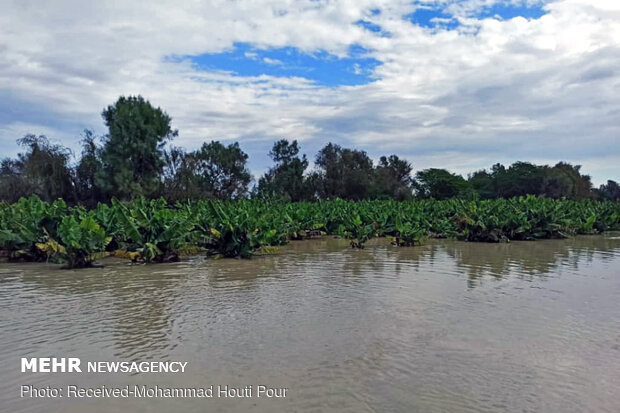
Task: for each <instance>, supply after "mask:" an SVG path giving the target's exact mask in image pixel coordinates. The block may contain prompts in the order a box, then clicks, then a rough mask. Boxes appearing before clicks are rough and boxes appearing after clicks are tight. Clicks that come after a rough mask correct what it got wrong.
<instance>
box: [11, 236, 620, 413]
mask: <svg viewBox="0 0 620 413" xmlns="http://www.w3.org/2000/svg"><path fill="white" fill-rule="evenodd" d="M105 264H106V266H105V268H96V269H86V270H71V271H70V270H61V269H59V268H58V266H57V265H46V264H9V263H2V264H0V333H1V334H0V386H1V389H0V390H1V393H0V411H10V412H39V411H45V412H108V411H112V412H114V411H118V412H126V411H136V412H170V411H175V410H176V411H183V412H192V411H196V412H199V411H200V412H202V411H213V412H219V411H221V412H238V411H244V410H247V411H249V410H251V411H258V412H274V411H287V412H288V411H299V412H301V411H303V412H306V411H310V412H330V411H333V412H415V411H420V412H467V411H472V412H502V411H507V412H515V411H519V412H618V411H620V401H619V398H618V397H619V395H620V234H618V233H615V234H608V235H605V236H588V237H577V238H572V239H568V240H550V241H536V242H513V243H510V244H479V243H465V242H458V241H451V240H429V241H427V242H426V243H425V245H423V246H420V247H414V248H396V247H392V246H390V245H387V243H386V242H385V240H376V241H373V242H371V243H370V244H369V245H368V247H367V248H366V249H364V250H361V251H358V250H351V249H349V248H348V247H347V243H346V242H345V241H342V240H335V239H331V238H323V239H318V240H310V241H303V242H292V243H291V244H290V245H288V246H286V247H284V248H282V249H281V250H280V251H279V252H278V253H277V254H276V255H273V256H267V257H260V258H256V259H252V260H204V259H201V258H194V259H191V260H188V261H186V262H182V263H176V264H161V265H131V264H127V263H126V262H124V261H115V260H106V261H105ZM35 356H40V357H44V356H57V357H61V356H65V357H68V356H70V357H80V358H81V359H82V360H128V361H133V360H135V361H142V360H181V361H187V362H188V367H187V369H188V370H187V372H186V373H185V374H176V375H173V374H139V375H128V374H87V373H82V374H60V373H57V374H51V373H50V374H32V373H30V374H25V373H21V372H20V366H19V362H20V358H21V357H35ZM22 384H32V385H37V386H45V385H51V386H58V387H61V386H66V385H68V384H79V385H81V386H86V387H97V386H101V385H107V386H117V387H119V386H124V385H131V386H133V385H134V384H140V385H142V384H145V385H155V384H158V385H160V386H175V387H184V386H185V387H196V386H207V385H211V384H213V385H218V384H221V385H224V384H227V385H229V386H235V387H243V386H247V385H253V386H256V385H258V384H265V385H270V386H273V387H286V388H288V392H287V397H286V398H285V399H265V398H261V399H256V398H255V397H254V398H249V399H222V398H220V399H215V398H214V399H174V400H170V399H122V400H111V399H87V400H75V399H67V398H64V399H52V400H50V399H40V398H35V399H20V398H19V388H20V385H22Z"/></svg>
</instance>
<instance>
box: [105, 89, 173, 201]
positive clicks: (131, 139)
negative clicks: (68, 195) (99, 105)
mask: <svg viewBox="0 0 620 413" xmlns="http://www.w3.org/2000/svg"><path fill="white" fill-rule="evenodd" d="M101 115H102V116H103V119H104V121H105V124H106V126H107V127H108V128H109V134H108V136H107V137H106V139H105V142H104V145H103V150H102V152H101V161H102V170H101V172H100V173H99V174H98V175H97V183H98V185H99V186H100V187H101V188H103V189H104V190H105V191H106V192H107V193H108V194H109V195H110V196H116V197H119V198H133V197H136V196H142V195H144V196H150V195H152V194H154V193H155V191H156V190H157V189H158V186H159V183H160V175H161V173H162V169H163V167H164V160H163V150H162V149H163V146H164V144H165V143H166V141H168V140H170V139H172V138H173V137H174V136H177V134H178V132H177V131H176V130H173V129H172V128H171V127H170V122H171V119H170V117H169V116H168V115H167V114H166V113H165V112H164V111H162V110H161V109H160V108H154V107H153V106H152V105H151V104H150V103H149V102H148V101H146V100H144V98H142V96H129V97H124V96H121V97H120V98H119V99H118V101H117V102H116V103H115V104H114V105H111V106H108V107H107V108H106V109H104V110H103V112H102V114H101Z"/></svg>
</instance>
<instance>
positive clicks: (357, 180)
mask: <svg viewBox="0 0 620 413" xmlns="http://www.w3.org/2000/svg"><path fill="white" fill-rule="evenodd" d="M102 117H103V120H104V123H105V125H106V127H107V128H108V133H107V134H106V135H104V136H99V137H98V136H95V134H94V133H93V132H92V131H89V130H86V131H84V134H83V136H82V153H81V156H79V159H78V160H77V162H72V159H73V155H72V153H71V151H70V150H69V149H68V148H66V147H64V146H62V145H59V144H55V143H52V142H50V141H49V140H48V139H47V137H45V136H43V135H40V136H36V135H33V134H28V135H26V136H24V137H23V138H21V139H18V141H17V143H18V144H19V145H20V146H21V147H22V148H23V149H24V150H23V152H21V153H19V154H18V156H17V158H5V159H3V160H2V162H1V163H0V199H1V200H4V201H7V202H15V201H17V200H18V199H19V198H20V197H25V196H29V195H32V194H35V195H38V196H39V197H40V198H41V199H43V200H46V201H52V200H55V199H57V198H62V199H64V200H65V201H67V202H69V203H81V204H85V205H87V206H93V205H95V204H96V203H97V202H108V201H110V200H111V199H112V198H118V199H132V198H136V197H142V196H144V197H147V198H156V197H164V198H166V199H168V200H169V201H178V200H183V199H196V198H218V199H238V198H245V197H262V198H279V199H283V200H286V201H290V202H297V201H311V200H316V199H333V198H342V199H349V200H361V199H395V200H407V199H412V198H414V197H415V198H434V199H448V198H465V199H491V198H509V197H514V196H520V195H526V194H533V195H538V196H544V197H549V198H569V199H589V198H591V199H605V200H618V199H620V187H619V185H618V183H617V182H615V181H612V180H609V181H608V182H607V184H605V185H601V186H600V187H599V188H594V187H593V185H592V182H591V180H590V177H589V176H588V175H584V174H582V173H581V170H580V166H578V165H571V164H569V163H565V162H559V163H558V164H556V165H555V166H551V167H550V166H547V165H534V164H532V163H528V162H516V163H513V164H512V165H510V166H508V167H505V166H504V165H501V164H496V165H493V166H492V167H491V168H490V169H489V170H486V169H484V170H480V171H476V172H473V173H471V174H469V176H468V178H467V179H465V178H464V177H462V176H460V175H457V174H454V173H451V172H449V171H448V170H446V169H437V168H431V169H425V170H422V171H418V172H417V173H415V175H414V174H413V167H412V165H411V163H409V162H407V161H406V160H403V159H400V158H399V157H398V156H397V155H390V156H382V157H381V158H380V159H379V161H378V163H376V164H375V163H374V162H373V160H372V159H371V158H370V157H369V156H368V154H367V153H366V152H365V151H361V150H356V149H349V148H343V147H341V146H340V145H337V144H334V143H328V144H327V145H325V146H324V147H323V148H322V149H320V150H319V152H318V154H317V155H316V158H315V161H314V165H315V168H314V169H313V170H309V169H308V167H309V161H308V159H307V157H306V155H304V154H301V153H300V147H299V144H298V142H297V141H296V140H287V139H281V140H279V141H277V142H275V143H274V145H273V147H272V149H271V151H270V152H269V156H270V157H271V159H272V160H273V166H272V167H271V168H270V169H269V170H268V171H267V172H266V173H265V174H264V175H263V176H261V177H259V179H258V181H257V182H256V183H255V184H254V185H253V186H252V187H251V183H252V181H253V179H252V175H251V174H250V171H249V170H248V168H247V161H248V155H247V154H246V153H245V152H244V151H243V150H242V149H241V147H240V146H239V143H232V144H229V145H225V144H223V143H221V142H219V141H211V142H205V143H203V144H202V146H201V147H200V148H199V149H197V150H194V151H186V150H184V149H183V148H180V147H176V146H173V145H172V143H171V142H172V140H173V139H174V137H176V136H177V135H178V131H177V130H174V129H172V127H171V118H170V116H168V114H167V113H166V112H164V111H163V110H162V109H161V108H156V107H154V106H152V105H151V104H150V102H148V101H147V100H145V99H144V98H142V97H141V96H129V97H123V96H121V97H120V98H119V99H118V100H117V101H116V102H115V103H114V104H113V105H110V106H108V107H107V108H105V109H104V110H103V112H102Z"/></svg>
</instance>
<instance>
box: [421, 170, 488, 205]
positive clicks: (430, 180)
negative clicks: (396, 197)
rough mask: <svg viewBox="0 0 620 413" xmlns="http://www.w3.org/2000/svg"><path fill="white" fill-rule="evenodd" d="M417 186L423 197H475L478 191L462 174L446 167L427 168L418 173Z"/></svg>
mask: <svg viewBox="0 0 620 413" xmlns="http://www.w3.org/2000/svg"><path fill="white" fill-rule="evenodd" d="M415 187H416V190H417V192H418V196H419V197H421V198H433V199H449V198H463V199H473V198H475V197H476V193H475V191H474V190H473V188H472V187H471V184H470V183H469V182H467V181H466V180H465V179H464V178H463V177H462V176H460V175H456V174H453V173H450V172H448V171H446V170H445V169H435V168H431V169H425V170H423V171H420V172H418V173H417V174H416V178H415Z"/></svg>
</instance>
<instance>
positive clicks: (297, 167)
mask: <svg viewBox="0 0 620 413" xmlns="http://www.w3.org/2000/svg"><path fill="white" fill-rule="evenodd" d="M269 156H270V157H271V159H273V161H274V162H275V163H276V165H275V167H273V168H271V169H269V171H268V172H267V173H266V174H265V175H264V176H263V177H261V178H260V179H259V181H258V194H259V195H260V196H268V197H281V198H283V199H286V200H288V201H293V202H297V201H302V200H307V199H310V198H311V197H312V195H313V194H312V189H311V188H310V186H309V185H308V182H307V180H306V178H305V177H304V172H305V171H306V168H307V167H308V160H307V159H306V155H302V156H301V157H299V146H298V144H297V141H296V140H294V141H292V142H289V141H288V140H286V139H281V140H279V141H277V142H275V143H274V145H273V148H272V149H271V151H270V152H269Z"/></svg>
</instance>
